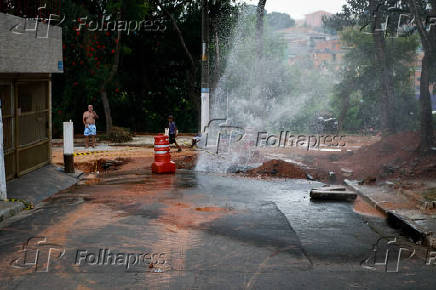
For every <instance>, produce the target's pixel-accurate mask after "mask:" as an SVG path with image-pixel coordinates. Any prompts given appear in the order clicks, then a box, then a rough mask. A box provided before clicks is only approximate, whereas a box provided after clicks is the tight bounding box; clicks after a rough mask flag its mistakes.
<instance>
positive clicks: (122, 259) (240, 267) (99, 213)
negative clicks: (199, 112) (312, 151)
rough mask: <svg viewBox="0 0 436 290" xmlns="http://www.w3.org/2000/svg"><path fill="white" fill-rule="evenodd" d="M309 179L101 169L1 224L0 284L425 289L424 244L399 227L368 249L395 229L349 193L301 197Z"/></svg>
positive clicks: (429, 285) (431, 271) (431, 270)
mask: <svg viewBox="0 0 436 290" xmlns="http://www.w3.org/2000/svg"><path fill="white" fill-rule="evenodd" d="M319 185H320V184H319V183H316V182H311V181H306V180H272V181H265V180H255V179H246V178H239V177H227V176H219V175H214V174H203V173H194V172H192V171H178V172H177V174H176V175H153V174H151V173H150V172H149V170H131V171H125V172H123V173H122V174H120V173H117V172H115V173H111V174H106V176H105V177H104V178H103V179H102V180H100V183H98V184H94V185H79V186H75V187H73V188H72V189H70V190H68V191H66V192H62V193H60V194H58V195H56V196H54V197H53V198H51V199H50V200H48V201H46V202H43V203H41V204H40V205H39V206H38V207H37V208H35V209H34V210H32V211H27V212H25V213H23V214H21V215H19V216H17V217H14V218H12V219H10V220H9V221H7V223H4V224H2V229H1V230H0V273H1V274H0V275H1V276H0V287H1V288H4V289H43V288H49V289H107V288H115V289H434V288H435V284H436V275H435V273H436V265H426V261H429V256H428V255H427V254H428V253H427V252H426V249H425V248H424V247H421V246H416V245H414V244H411V243H409V242H408V241H407V239H405V238H403V237H401V236H400V237H399V238H398V239H397V241H396V242H393V243H389V241H392V240H393V238H387V239H386V240H381V241H380V242H379V243H378V245H377V247H374V244H376V243H377V241H378V239H380V238H382V237H385V236H386V237H388V236H395V235H398V234H399V233H397V232H396V231H395V230H393V229H391V228H390V227H389V226H387V225H386V224H385V221H384V220H383V219H380V218H374V217H372V218H369V217H364V216H361V215H359V214H357V213H355V212H353V208H352V204H351V203H346V202H311V201H310V199H309V190H310V189H311V188H313V187H315V186H319ZM375 248H376V249H377V251H374V249H375ZM388 248H389V249H390V252H389V253H390V255H389V257H388V262H387V263H384V261H385V255H386V250H387V249H388ZM400 248H402V249H403V250H401V251H402V252H401V253H400ZM398 253H400V254H401V255H400V262H399V263H398V272H397V269H396V266H397V262H398V259H397V258H398ZM374 254H376V255H377V258H376V262H377V263H378V264H375V263H374V259H373V257H374ZM412 254H413V255H412ZM426 255H427V256H426ZM409 256H412V257H410V258H408V257H409ZM433 256H436V253H435V254H434V255H433ZM430 257H432V254H431V253H430ZM435 260H436V259H435ZM431 261H433V260H431ZM386 264H387V265H388V266H387V270H388V271H390V272H386V267H385V265H386Z"/></svg>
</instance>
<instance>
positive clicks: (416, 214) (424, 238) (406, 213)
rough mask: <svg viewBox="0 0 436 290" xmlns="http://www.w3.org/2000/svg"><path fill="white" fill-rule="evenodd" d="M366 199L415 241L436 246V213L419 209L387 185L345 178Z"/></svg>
mask: <svg viewBox="0 0 436 290" xmlns="http://www.w3.org/2000/svg"><path fill="white" fill-rule="evenodd" d="M344 183H345V184H347V185H348V186H350V187H351V188H353V189H354V190H355V191H356V192H357V193H358V194H359V195H360V196H361V197H362V198H363V199H364V200H366V201H367V202H369V203H370V204H371V205H373V206H374V207H375V208H377V209H378V210H381V211H382V212H384V213H385V214H386V215H387V217H388V218H387V219H388V222H389V223H390V224H392V225H393V226H395V227H398V228H401V229H402V230H403V231H404V232H405V233H406V234H407V235H408V236H410V237H411V238H412V239H413V240H415V241H420V242H422V243H424V244H425V245H427V246H430V247H433V248H436V214H431V213H428V212H424V211H421V210H419V209H417V206H416V201H411V200H410V199H409V198H407V197H406V196H404V195H401V194H399V193H398V192H396V191H395V190H394V189H392V188H389V187H386V186H377V185H359V184H358V182H357V181H353V180H348V179H345V180H344Z"/></svg>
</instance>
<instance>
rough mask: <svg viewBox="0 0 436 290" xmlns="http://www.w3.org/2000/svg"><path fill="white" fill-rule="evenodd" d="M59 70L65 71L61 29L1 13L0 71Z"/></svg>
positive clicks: (38, 71) (32, 71)
mask: <svg viewBox="0 0 436 290" xmlns="http://www.w3.org/2000/svg"><path fill="white" fill-rule="evenodd" d="M25 25H26V26H25ZM25 27H27V29H25ZM35 27H37V29H35ZM58 72H63V62H62V29H61V28H60V27H58V26H54V25H50V26H48V25H47V24H43V23H41V22H38V25H35V21H34V20H30V19H29V20H26V19H24V18H21V17H17V16H14V15H10V14H4V13H0V73H58Z"/></svg>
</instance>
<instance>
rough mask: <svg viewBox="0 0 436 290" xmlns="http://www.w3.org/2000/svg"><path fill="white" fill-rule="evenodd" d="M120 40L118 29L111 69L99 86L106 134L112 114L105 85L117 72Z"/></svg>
mask: <svg viewBox="0 0 436 290" xmlns="http://www.w3.org/2000/svg"><path fill="white" fill-rule="evenodd" d="M120 42H121V31H120V30H118V35H117V44H116V47H115V56H114V63H113V64H112V70H111V71H110V73H109V76H108V78H107V79H106V80H105V81H104V82H103V84H102V86H101V87H100V96H101V101H102V103H103V109H104V114H105V116H106V134H107V135H109V134H110V132H111V131H112V115H111V108H110V103H109V98H108V97H107V90H106V86H107V85H108V84H109V83H110V82H112V80H113V78H114V77H115V75H116V73H117V72H118V66H119V63H120V47H121V45H120Z"/></svg>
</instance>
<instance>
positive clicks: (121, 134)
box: [100, 126, 133, 143]
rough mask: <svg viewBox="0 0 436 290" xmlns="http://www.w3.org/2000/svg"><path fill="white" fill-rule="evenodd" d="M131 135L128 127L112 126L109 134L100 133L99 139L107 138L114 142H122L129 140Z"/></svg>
mask: <svg viewBox="0 0 436 290" xmlns="http://www.w3.org/2000/svg"><path fill="white" fill-rule="evenodd" d="M132 137H133V134H132V132H130V129H128V128H122V127H115V126H114V127H112V131H111V132H110V133H109V135H101V136H100V139H101V140H109V141H112V142H115V143H124V142H128V141H131V140H132Z"/></svg>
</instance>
